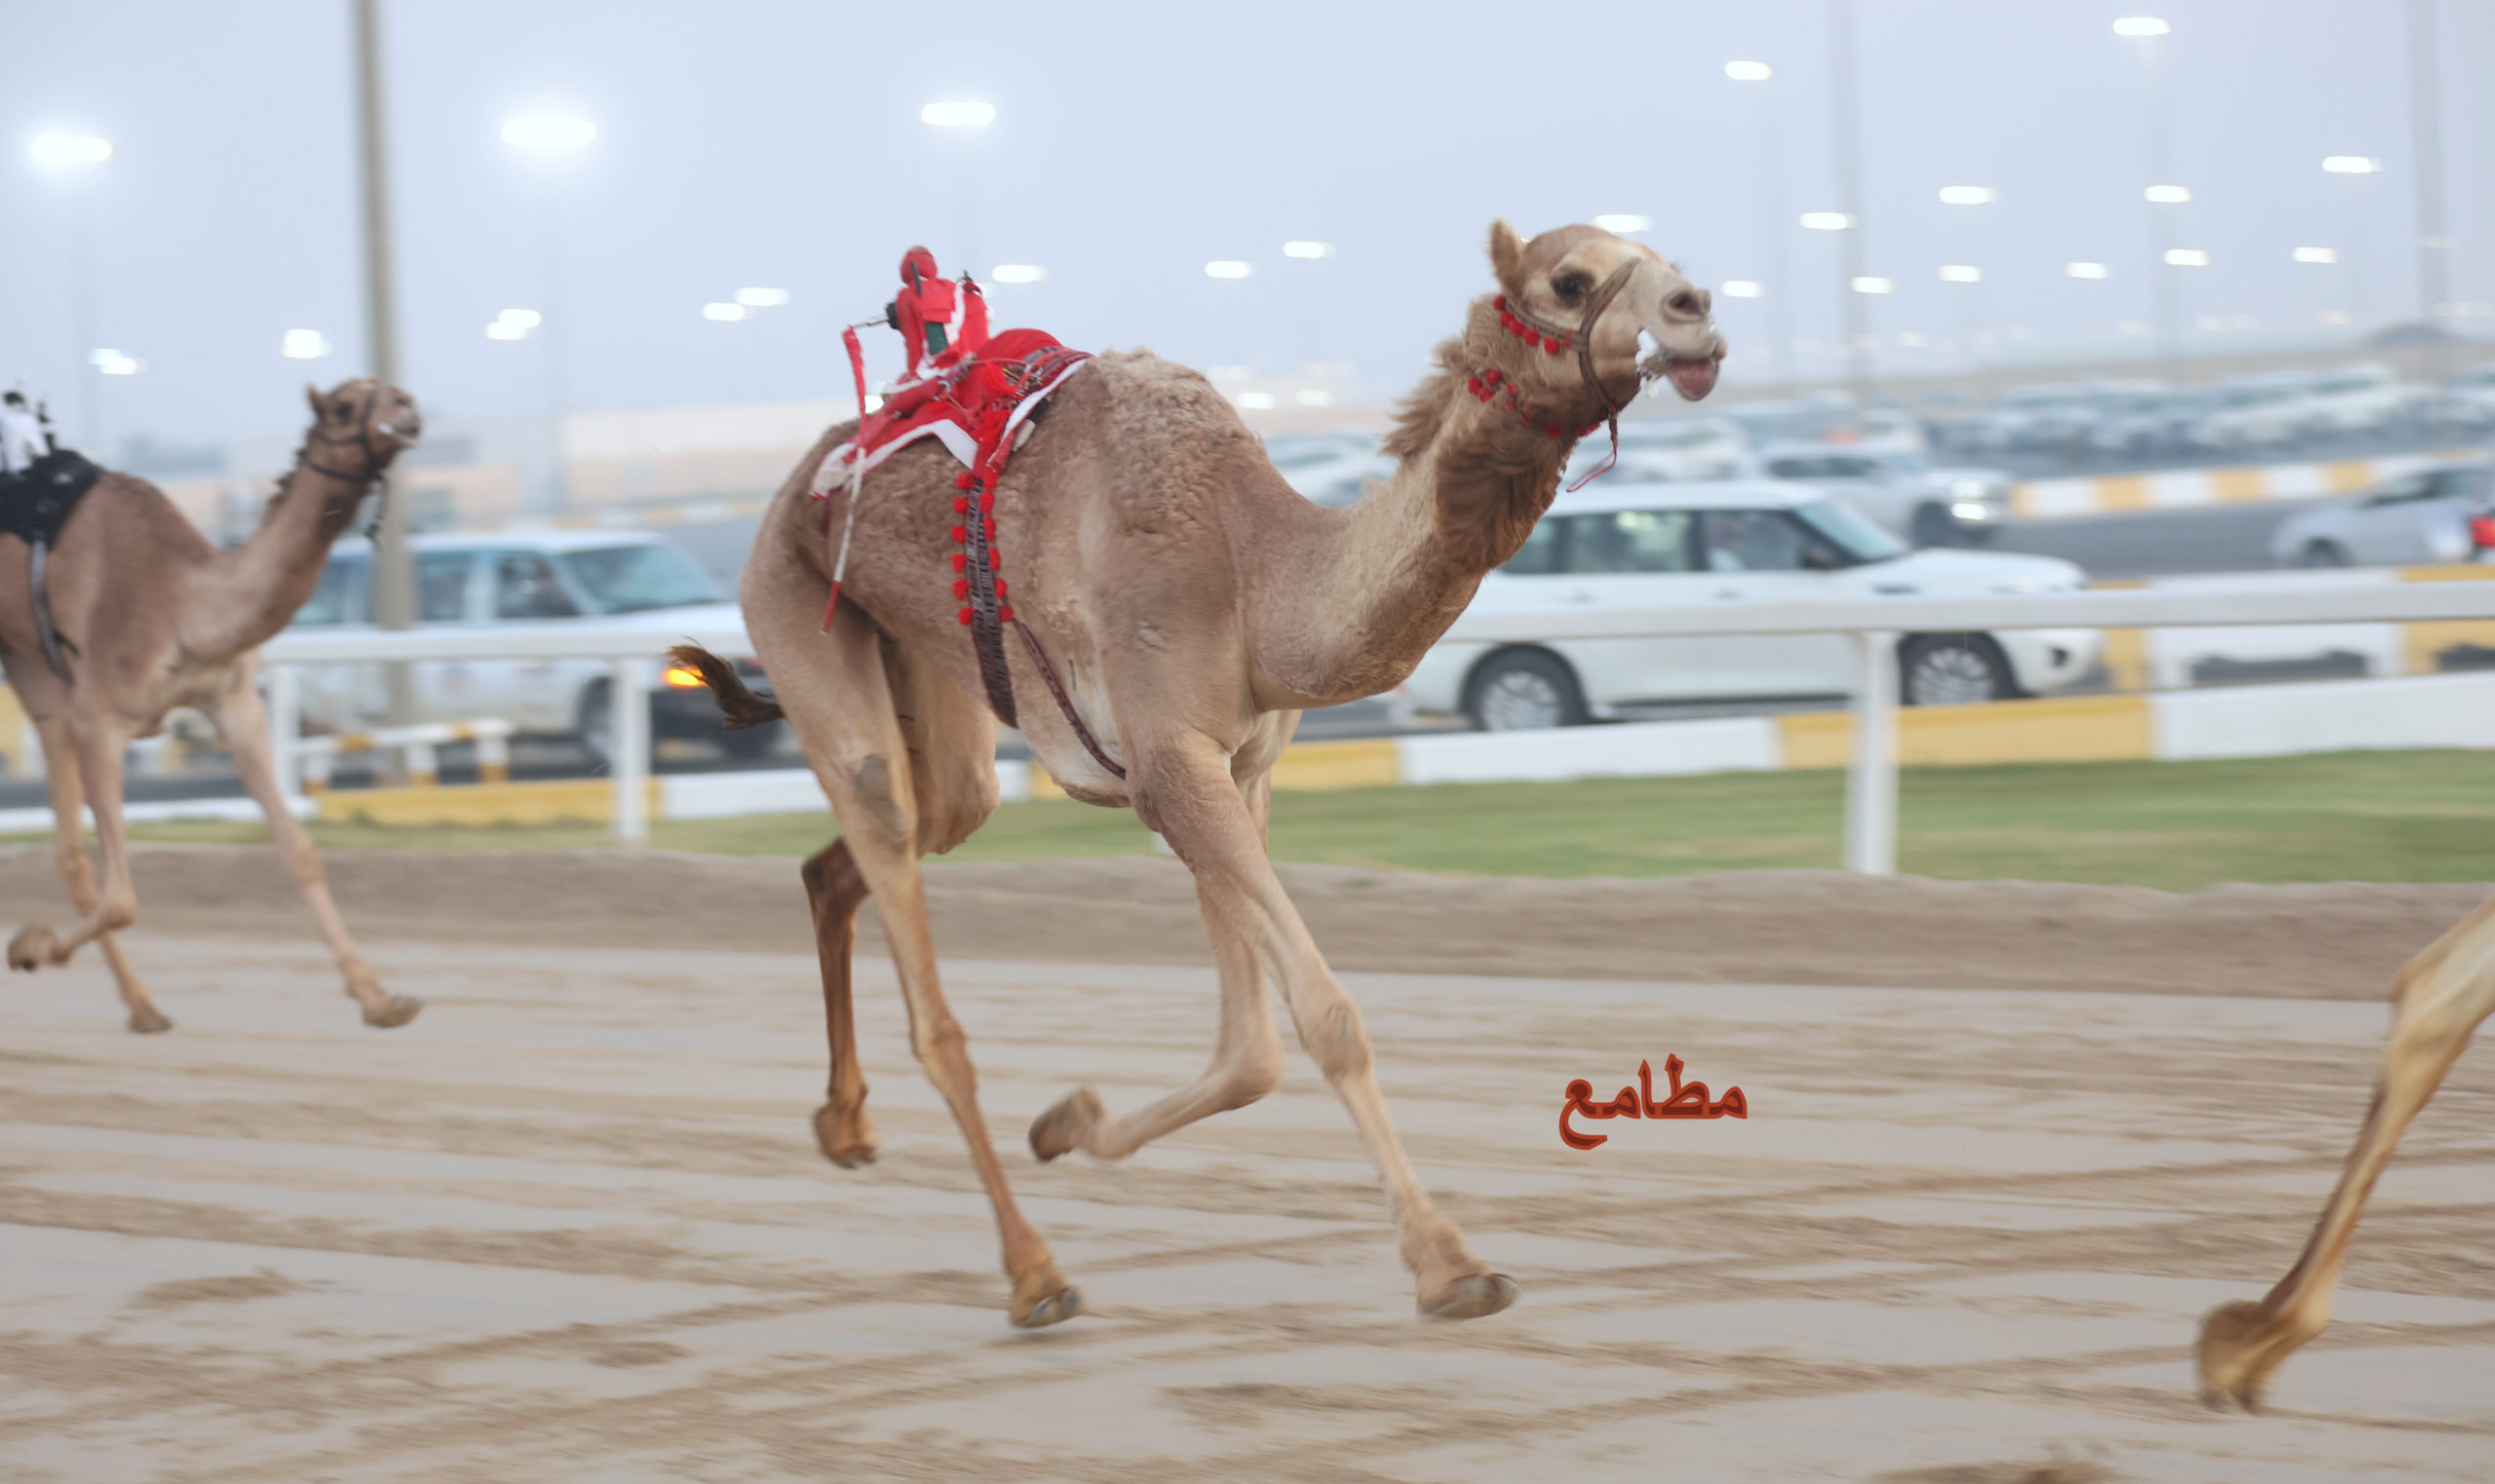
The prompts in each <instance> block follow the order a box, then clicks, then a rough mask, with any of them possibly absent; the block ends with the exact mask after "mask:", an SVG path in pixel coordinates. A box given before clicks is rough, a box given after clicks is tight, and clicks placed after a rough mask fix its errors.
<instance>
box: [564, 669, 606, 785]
mask: <svg viewBox="0 0 2495 1484" xmlns="http://www.w3.org/2000/svg"><path fill="white" fill-rule="evenodd" d="M612 689H613V686H612V684H611V683H610V682H608V681H604V680H593V681H591V682H590V683H589V684H588V685H586V686H584V687H582V688H581V701H580V704H579V705H578V706H576V707H574V708H573V711H572V737H573V739H574V740H575V741H577V742H579V743H580V744H581V750H582V751H583V752H586V753H588V754H589V760H590V764H591V766H593V767H597V768H603V767H605V766H606V765H607V764H608V763H610V762H612V761H614V758H615V708H614V707H612V706H610V705H608V704H607V703H606V698H607V694H608V693H609V691H611V690H612Z"/></svg>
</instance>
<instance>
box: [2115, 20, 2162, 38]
mask: <svg viewBox="0 0 2495 1484" xmlns="http://www.w3.org/2000/svg"><path fill="white" fill-rule="evenodd" d="M2173 29H2174V27H2172V26H2170V25H2168V24H2167V23H2166V22H2165V21H2164V20H2161V19H2158V18H2157V17H2155V16H2125V17H2124V18H2123V19H2120V20H2117V21H2115V22H2114V34H2115V35H2117V36H2164V35H2166V34H2167V33H2168V32H2169V31H2171V30H2173Z"/></svg>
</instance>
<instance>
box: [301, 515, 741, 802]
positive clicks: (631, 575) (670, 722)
mask: <svg viewBox="0 0 2495 1484" xmlns="http://www.w3.org/2000/svg"><path fill="white" fill-rule="evenodd" d="M409 545H410V547H411V548H412V549H413V555H414V559H415V578H416V622H417V623H419V624H424V625H433V624H465V625H477V626H500V627H503V628H509V629H510V630H511V631H512V634H513V651H514V658H512V659H508V660H445V661H426V662H423V663H419V664H416V665H413V666H410V668H411V669H412V670H413V671H414V675H413V680H414V689H415V708H416V716H415V718H414V719H416V720H418V721H472V720H475V719H477V718H479V717H485V716H494V717H500V718H502V719H503V720H505V721H509V722H511V723H513V724H514V725H516V726H518V728H519V729H520V731H521V732H523V733H529V734H535V735H539V736H549V737H562V738H569V739H571V740H573V741H575V742H579V743H580V745H581V746H582V747H583V749H584V750H586V751H587V752H589V753H590V755H591V756H592V758H593V759H595V760H599V761H603V760H604V759H605V758H606V757H607V756H608V754H609V753H610V751H611V750H612V739H613V737H614V710H613V707H612V706H611V705H610V704H608V694H609V692H610V690H611V689H612V678H611V677H612V674H613V667H612V666H610V665H609V664H608V663H607V662H606V661H603V660H544V659H534V658H529V657H528V655H527V649H526V643H527V635H528V633H530V632H531V631H535V630H539V629H541V628H543V627H544V626H548V625H554V624H560V625H564V626H567V627H571V628H577V627H580V626H586V625H596V626H598V627H600V628H607V629H613V630H618V631H625V632H632V633H643V632H646V633H647V634H649V635H650V639H651V649H652V652H653V653H656V652H657V650H658V649H659V648H660V647H662V646H663V645H664V644H665V642H666V641H668V640H670V639H672V638H674V637H675V636H676V635H678V634H681V633H683V632H684V631H685V630H687V629H688V628H697V627H703V626H709V625H718V624H737V623H741V622H742V619H741V616H740V615H739V612H738V609H737V605H736V604H735V602H733V601H732V600H731V599H730V598H729V597H728V595H727V594H726V593H725V592H723V591H721V590H720V589H719V586H718V584H717V583H715V582H713V581H712V580H711V579H710V575H709V574H708V573H706V572H704V571H703V570H702V569H701V567H700V566H698V565H696V564H695V563H694V561H693V559H692V558H691V557H689V556H687V555H685V554H684V553H683V552H679V551H677V550H676V549H675V548H674V547H672V546H670V545H669V544H668V543H667V542H665V541H663V540H661V539H659V538H658V537H656V536H651V535H646V534H639V533H631V532H614V531H512V532H505V533H503V534H500V535H491V536H475V535H455V536H453V535H443V536H418V537H415V538H413V539H412V540H411V541H410V543H409ZM371 578H372V549H371V546H370V545H369V543H366V542H364V541H357V540H350V541H341V542H339V543H338V544H337V546H336V547H335V548H333V549H332V550H331V552H330V553H329V562H328V566H327V567H326V569H325V570H324V571H323V572H322V574H321V584H320V586H319V587H318V588H316V589H314V590H313V593H312V596H311V597H310V598H309V599H308V600H307V601H305V603H304V604H303V607H302V608H301V609H300V610H298V611H297V612H296V614H295V616H294V624H295V626H296V627H297V628H341V627H349V626H360V627H367V628H368V627H370V624H371V604H370V595H371ZM742 667H743V668H744V669H745V670H746V672H747V673H748V675H749V677H757V676H758V675H759V673H760V672H759V671H758V670H756V669H754V668H753V667H752V666H750V665H748V666H742ZM386 684H387V681H386V677H385V676H384V674H383V672H382V668H381V666H378V665H321V666H306V667H305V673H304V683H303V714H304V718H305V720H306V721H307V722H308V723H310V724H311V725H313V726H315V727H317V728H319V729H321V730H325V731H339V732H343V731H356V730H362V729H364V728H367V727H373V726H378V725H380V724H381V723H382V722H383V720H384V719H385V718H386V717H387V715H388V712H389V697H388V693H387V690H386ZM649 706H650V735H651V736H652V737H654V738H656V737H707V738H710V739H711V740H713V741H715V742H718V743H719V744H720V745H721V746H722V747H724V748H726V749H727V750H728V752H729V753H730V754H732V755H735V756H739V757H752V756H759V755H761V754H762V753H765V752H768V751H769V750H771V748H772V747H773V746H774V745H775V744H776V743H777V742H778V741H779V733H780V731H781V724H779V723H774V724H772V725H770V726H767V727H755V728H751V729H749V730H747V731H741V732H722V731H720V730H719V708H718V706H717V704H715V703H714V702H712V700H711V699H710V692H709V691H708V690H707V689H705V688H703V686H702V685H701V683H700V681H699V680H698V679H697V678H695V677H694V676H692V675H691V674H690V672H687V671H679V670H673V669H671V670H668V671H667V672H665V674H664V675H662V676H661V678H660V680H659V683H658V684H657V685H656V686H655V687H653V688H652V691H651V694H650V698H649Z"/></svg>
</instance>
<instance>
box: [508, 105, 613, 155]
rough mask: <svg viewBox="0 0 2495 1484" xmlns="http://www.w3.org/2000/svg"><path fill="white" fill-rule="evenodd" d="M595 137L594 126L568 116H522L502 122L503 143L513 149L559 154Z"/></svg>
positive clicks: (544, 114) (556, 114)
mask: <svg viewBox="0 0 2495 1484" xmlns="http://www.w3.org/2000/svg"><path fill="white" fill-rule="evenodd" d="M596 138H597V126H596V125H595V124H593V123H591V122H590V121H589V120H587V119H584V118H579V117H576V116H574V115H572V114H568V113H523V114H521V115H520V116H519V117H518V118H516V119H507V120H505V121H504V122H503V142H504V143H505V144H508V145H510V146H512V147H513V148H514V149H526V150H534V151H536V152H537V153H539V154H549V155H551V154H560V153H563V152H564V151H567V150H574V149H580V148H582V147H584V146H586V145H588V144H590V143H592V142H594V141H595V139H596Z"/></svg>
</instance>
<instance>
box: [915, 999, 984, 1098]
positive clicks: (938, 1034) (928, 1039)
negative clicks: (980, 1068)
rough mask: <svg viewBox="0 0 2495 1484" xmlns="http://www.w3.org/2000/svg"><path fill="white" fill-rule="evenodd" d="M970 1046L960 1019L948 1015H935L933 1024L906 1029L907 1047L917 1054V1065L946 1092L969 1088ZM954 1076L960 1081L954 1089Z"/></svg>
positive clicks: (966, 1091) (965, 1091)
mask: <svg viewBox="0 0 2495 1484" xmlns="http://www.w3.org/2000/svg"><path fill="white" fill-rule="evenodd" d="M970 1046H971V1042H970V1038H969V1037H968V1036H965V1035H963V1034H962V1027H961V1022H959V1021H957V1020H955V1019H954V1018H953V1017H952V1016H951V1015H942V1016H938V1017H935V1023H934V1024H932V1025H913V1026H911V1027H910V1030H909V1048H910V1049H911V1050H912V1051H915V1052H916V1053H918V1064H919V1065H920V1066H922V1067H924V1068H926V1069H927V1075H928V1077H929V1078H930V1079H932V1080H933V1081H934V1082H935V1084H936V1085H937V1086H938V1087H939V1088H940V1089H942V1090H944V1091H947V1092H951V1091H955V1090H959V1091H961V1092H963V1093H968V1092H969V1091H970V1079H971V1052H970ZM957 1077H958V1078H959V1079H960V1080H961V1084H962V1085H961V1086H960V1087H959V1088H958V1089H956V1088H954V1087H953V1085H952V1082H953V1079H955V1078H957Z"/></svg>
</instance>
